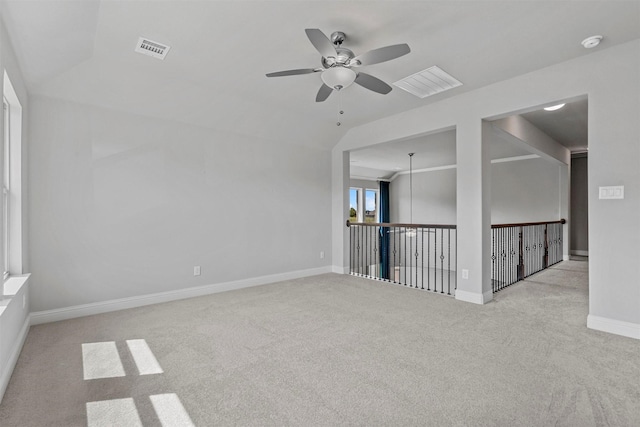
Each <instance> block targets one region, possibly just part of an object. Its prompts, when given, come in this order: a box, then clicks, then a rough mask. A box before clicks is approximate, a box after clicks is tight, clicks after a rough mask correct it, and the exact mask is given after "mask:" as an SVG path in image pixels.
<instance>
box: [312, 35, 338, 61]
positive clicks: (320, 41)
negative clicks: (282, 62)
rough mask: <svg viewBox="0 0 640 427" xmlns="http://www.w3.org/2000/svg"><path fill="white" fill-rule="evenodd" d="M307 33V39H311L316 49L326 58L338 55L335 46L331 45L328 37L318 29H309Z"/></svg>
mask: <svg viewBox="0 0 640 427" xmlns="http://www.w3.org/2000/svg"><path fill="white" fill-rule="evenodd" d="M304 31H305V32H306V33H307V37H309V41H310V42H311V44H312V45H313V47H315V48H316V50H317V51H318V52H320V55H322V56H324V57H325V58H329V57H334V58H335V57H336V56H337V55H338V53H337V52H336V48H335V46H333V43H331V40H329V38H328V37H327V36H325V35H324V33H323V32H322V31H320V30H319V29H317V28H307V29H306V30H304Z"/></svg>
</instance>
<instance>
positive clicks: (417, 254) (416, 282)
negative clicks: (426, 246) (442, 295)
mask: <svg viewBox="0 0 640 427" xmlns="http://www.w3.org/2000/svg"><path fill="white" fill-rule="evenodd" d="M415 255H416V281H415V284H416V289H418V256H419V255H420V254H419V253H418V229H417V228H416V254H415Z"/></svg>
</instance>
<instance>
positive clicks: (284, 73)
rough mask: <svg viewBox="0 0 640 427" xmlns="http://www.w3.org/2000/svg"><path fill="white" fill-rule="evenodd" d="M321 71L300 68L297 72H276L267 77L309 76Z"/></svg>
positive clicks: (318, 69)
mask: <svg viewBox="0 0 640 427" xmlns="http://www.w3.org/2000/svg"><path fill="white" fill-rule="evenodd" d="M318 71H322V70H321V69H320V68H300V69H298V70H287V71H277V72H275V73H269V74H267V77H282V76H295V75H298V74H311V73H317V72H318Z"/></svg>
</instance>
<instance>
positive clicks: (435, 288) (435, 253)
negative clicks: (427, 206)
mask: <svg viewBox="0 0 640 427" xmlns="http://www.w3.org/2000/svg"><path fill="white" fill-rule="evenodd" d="M437 273H438V231H437V230H436V229H435V228H434V229H433V292H438V277H437Z"/></svg>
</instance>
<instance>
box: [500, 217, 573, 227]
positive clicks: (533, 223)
mask: <svg viewBox="0 0 640 427" xmlns="http://www.w3.org/2000/svg"><path fill="white" fill-rule="evenodd" d="M566 223H567V220H566V219H564V218H562V219H560V220H558V221H541V222H518V223H513V224H492V225H491V228H506V227H527V226H529V225H545V224H566Z"/></svg>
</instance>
